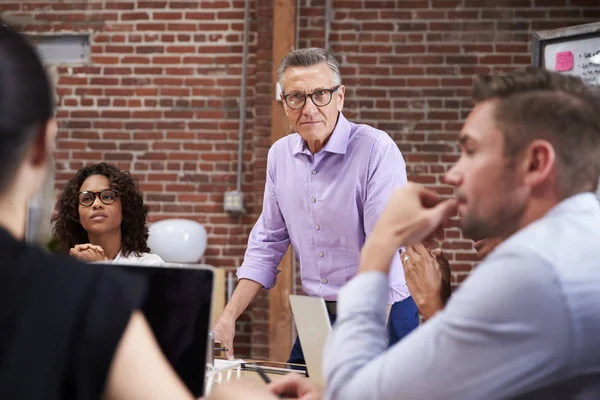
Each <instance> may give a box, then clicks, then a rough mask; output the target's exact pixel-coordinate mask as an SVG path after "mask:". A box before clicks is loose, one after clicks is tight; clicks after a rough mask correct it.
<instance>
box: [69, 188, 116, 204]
mask: <svg viewBox="0 0 600 400" xmlns="http://www.w3.org/2000/svg"><path fill="white" fill-rule="evenodd" d="M96 196H98V198H99V199H100V201H101V202H102V203H103V204H106V205H109V204H112V203H114V202H115V201H116V200H117V197H119V194H118V193H117V192H115V191H114V190H112V189H104V190H101V191H99V192H90V191H89V190H86V191H84V192H81V193H79V197H78V199H79V204H81V205H82V206H84V207H89V206H91V205H92V204H94V201H96Z"/></svg>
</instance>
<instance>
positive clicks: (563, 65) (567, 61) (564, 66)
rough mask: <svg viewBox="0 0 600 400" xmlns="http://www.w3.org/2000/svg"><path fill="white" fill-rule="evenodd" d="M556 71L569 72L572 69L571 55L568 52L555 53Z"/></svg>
mask: <svg viewBox="0 0 600 400" xmlns="http://www.w3.org/2000/svg"><path fill="white" fill-rule="evenodd" d="M555 69H556V70H557V71H559V72H561V71H570V70H572V69H573V53H571V52H570V51H561V52H560V53H556V68H555Z"/></svg>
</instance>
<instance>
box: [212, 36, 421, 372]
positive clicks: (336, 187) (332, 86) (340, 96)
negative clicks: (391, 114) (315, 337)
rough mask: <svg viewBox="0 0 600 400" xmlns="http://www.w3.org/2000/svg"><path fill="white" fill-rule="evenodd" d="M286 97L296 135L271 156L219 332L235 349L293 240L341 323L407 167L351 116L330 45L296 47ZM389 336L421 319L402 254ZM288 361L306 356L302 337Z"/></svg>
mask: <svg viewBox="0 0 600 400" xmlns="http://www.w3.org/2000/svg"><path fill="white" fill-rule="evenodd" d="M278 80H279V84H280V85H281V87H282V91H283V93H282V95H281V99H282V101H283V105H284V108H285V113H286V115H287V116H288V118H289V122H290V125H291V126H292V128H293V131H294V133H293V134H291V135H288V136H286V137H284V138H282V139H280V140H278V141H277V142H275V143H274V144H273V146H272V147H271V149H270V150H269V154H268V161H267V179H266V186H265V194H264V203H263V210H262V214H261V215H260V217H259V219H258V221H257V222H256V225H255V226H254V228H253V229H252V232H251V233H250V238H249V241H248V249H247V251H246V255H245V258H244V262H243V264H242V266H241V267H240V268H239V269H238V273H237V275H238V278H239V279H240V281H239V284H238V286H237V288H236V290H235V291H234V293H233V296H232V298H231V300H230V302H229V304H227V307H226V308H225V310H224V312H223V314H222V316H221V317H220V318H219V320H218V321H217V323H216V324H215V326H214V332H215V339H216V340H217V341H220V342H221V343H223V344H224V345H225V347H227V348H228V349H229V352H228V354H227V355H228V357H232V356H233V337H234V334H235V321H236V319H237V318H238V317H239V315H240V314H241V313H242V312H243V311H244V310H245V309H246V307H247V306H248V304H249V303H250V302H251V301H252V299H253V298H254V297H255V296H256V295H257V293H258V291H259V290H260V288H261V287H264V288H267V289H269V288H271V287H273V286H274V285H275V280H276V276H277V273H278V270H277V266H278V265H279V262H280V261H281V258H282V257H283V255H284V254H285V252H286V250H287V248H288V245H289V244H290V242H291V244H292V246H293V248H294V251H295V252H296V254H297V256H298V258H299V261H300V268H301V279H302V288H303V290H304V292H305V293H306V294H308V295H310V296H318V297H322V298H324V299H325V300H326V301H327V308H328V310H329V313H330V318H331V319H332V321H335V316H336V314H337V310H336V300H337V293H338V290H339V289H340V288H341V287H342V286H343V285H344V284H345V283H346V282H347V281H349V280H350V279H351V278H352V277H354V275H355V274H356V271H357V268H358V259H359V254H360V249H361V247H362V245H363V244H364V243H365V239H366V237H367V236H368V235H369V233H370V232H371V230H372V229H373V226H374V225H375V221H376V220H377V218H378V217H379V214H380V213H381V211H382V210H383V208H384V207H385V204H386V203H387V201H388V199H389V196H390V193H391V192H392V190H393V189H394V188H395V187H399V186H402V185H404V184H405V183H406V166H405V163H404V160H403V158H402V155H401V154H400V151H399V150H398V146H397V145H396V144H395V143H394V141H393V140H392V139H391V138H390V137H389V135H388V134H386V133H385V132H382V131H380V130H377V129H375V128H372V127H370V126H367V125H357V124H354V123H352V122H350V121H348V120H347V119H346V118H345V117H344V115H343V114H342V108H343V106H344V94H345V87H344V85H342V81H341V75H340V70H339V64H338V62H337V60H336V59H335V58H334V57H333V56H331V55H330V54H329V53H327V52H326V51H325V50H323V49H318V48H309V49H301V50H296V51H294V52H292V53H290V54H289V55H288V56H286V57H285V58H284V59H283V61H282V62H281V65H280V67H279V70H278ZM389 278H390V281H389V282H390V283H389V286H388V290H389V293H388V296H387V297H388V304H393V305H392V307H391V311H390V317H389V321H388V336H389V341H390V344H393V343H395V342H396V341H398V340H399V339H400V338H401V337H403V336H405V335H406V334H407V333H408V332H410V331H411V330H413V329H414V328H416V327H417V325H418V313H417V308H416V305H415V304H414V302H413V301H412V298H411V297H410V294H409V292H408V289H407V286H406V282H405V279H404V274H403V271H402V265H401V264H400V260H399V257H398V255H395V256H394V257H393V259H392V260H391V269H390V274H389ZM289 362H296V363H304V357H303V355H302V350H301V347H300V343H299V341H298V340H296V343H295V344H294V347H293V349H292V353H291V356H290V360H289Z"/></svg>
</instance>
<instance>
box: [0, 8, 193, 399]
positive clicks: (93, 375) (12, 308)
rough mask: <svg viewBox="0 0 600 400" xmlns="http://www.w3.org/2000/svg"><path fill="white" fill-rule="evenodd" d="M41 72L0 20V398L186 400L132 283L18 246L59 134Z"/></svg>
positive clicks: (22, 42) (113, 272) (98, 268)
mask: <svg viewBox="0 0 600 400" xmlns="http://www.w3.org/2000/svg"><path fill="white" fill-rule="evenodd" d="M52 97H53V96H52V90H51V87H50V83H49V80H48V77H47V75H46V72H45V69H44V66H43V65H42V63H41V61H40V59H39V57H38V55H37V54H36V51H35V49H34V48H33V47H32V45H31V44H30V43H29V42H28V41H27V39H26V38H25V37H24V36H23V35H21V34H19V33H17V32H15V31H14V30H13V29H12V28H10V27H8V26H7V25H5V24H3V23H2V21H1V20H0V398H3V399H50V400H53V399H56V400H58V399H98V398H101V397H102V398H105V399H145V400H147V399H165V398H168V399H192V395H191V393H189V391H188V390H187V388H186V387H185V386H184V385H183V383H182V382H181V380H180V379H179V377H178V376H177V375H176V374H175V372H174V371H173V369H172V368H171V366H170V365H169V363H168V362H167V360H166V358H165V357H164V355H163V353H162V352H161V350H160V348H159V346H158V344H157V342H156V340H155V338H154V336H153V334H152V332H151V329H150V327H149V326H148V323H147V321H146V319H145V317H144V316H143V314H142V313H141V312H140V311H138V308H139V306H140V305H141V302H142V297H143V287H141V284H140V282H138V281H137V280H133V278H132V277H131V276H130V275H127V274H125V273H123V272H120V271H117V270H112V269H109V268H106V267H105V266H100V265H91V264H84V263H81V262H79V261H77V260H74V259H72V258H71V257H67V256H63V257H60V256H53V255H50V254H48V253H46V252H45V251H43V250H42V249H39V248H36V247H34V246H30V245H28V244H26V243H25V242H24V235H25V225H26V216H27V203H28V201H29V200H30V199H31V198H32V197H33V196H34V195H35V194H36V192H37V191H38V190H39V189H40V188H41V186H42V184H43V182H44V180H45V178H46V173H47V171H48V169H49V168H48V166H49V163H50V162H52V153H53V150H54V142H55V138H56V132H57V125H56V122H55V120H54V118H53V115H54V107H53V104H52V103H53V102H52Z"/></svg>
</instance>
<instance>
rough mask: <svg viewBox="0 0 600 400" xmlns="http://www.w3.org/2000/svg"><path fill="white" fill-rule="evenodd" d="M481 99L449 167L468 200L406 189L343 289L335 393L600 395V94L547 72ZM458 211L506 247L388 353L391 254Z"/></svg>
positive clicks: (518, 75)
mask: <svg viewBox="0 0 600 400" xmlns="http://www.w3.org/2000/svg"><path fill="white" fill-rule="evenodd" d="M474 94H475V96H474V100H475V103H476V105H475V107H474V109H473V110H472V112H471V114H470V115H469V117H468V118H467V120H466V122H465V125H464V127H463V129H462V132H461V133H460V137H459V141H460V143H461V147H462V151H461V157H460V159H459V160H458V162H457V163H456V165H454V166H453V167H452V168H451V169H450V170H449V171H448V173H447V175H446V181H447V182H448V183H450V184H452V185H454V186H455V187H456V199H453V200H445V201H440V200H439V199H438V198H436V196H435V195H434V194H433V193H432V192H430V191H428V190H427V189H424V188H422V187H420V186H418V185H409V186H408V187H406V188H405V189H403V190H398V191H397V192H395V193H394V194H393V195H392V198H391V200H390V202H389V204H388V207H387V209H386V210H385V211H384V212H383V214H382V215H381V217H380V219H379V221H378V222H377V225H376V226H375V229H374V231H373V233H372V234H371V236H370V237H369V239H368V240H367V242H366V243H365V246H364V247H363V249H362V253H361V262H360V267H359V275H358V276H357V277H356V278H355V279H353V280H352V281H351V282H349V283H348V284H347V285H346V286H345V287H344V288H343V289H342V290H341V292H340V297H339V304H338V312H339V314H338V321H337V323H336V326H335V328H334V331H333V333H332V335H331V336H330V338H329V340H328V343H327V345H326V347H325V356H324V358H325V373H326V378H327V384H326V388H325V390H326V395H325V398H327V399H344V400H352V399H361V400H366V399H380V400H385V399H428V400H433V399H446V400H447V399H461V400H466V399H503V398H515V397H523V398H540V399H552V398H557V399H559V398H560V399H565V398H577V399H598V398H600V261H599V258H598V257H599V253H598V249H599V248H600V247H599V246H598V240H599V238H600V205H599V204H598V200H597V199H596V197H595V195H594V191H595V190H596V185H597V183H598V174H599V172H600V107H599V106H598V97H597V94H596V93H595V91H594V89H592V88H590V87H586V86H584V84H583V83H582V82H581V81H580V80H579V79H578V78H574V77H569V76H565V75H559V74H557V73H552V72H548V71H544V70H527V71H520V72H514V73H511V74H508V75H506V76H502V77H500V76H497V77H488V78H485V79H481V80H479V81H478V82H477V83H476V85H475V90H474ZM456 208H458V212H459V214H460V215H461V217H462V229H463V233H464V234H465V236H468V237H492V236H499V237H501V238H502V239H504V241H503V242H502V243H501V244H500V245H499V246H498V247H497V248H496V249H495V250H494V251H493V252H492V253H491V254H490V255H489V256H488V257H487V258H486V259H485V260H484V261H483V263H482V264H480V265H479V266H478V267H477V269H476V270H475V271H474V272H473V273H472V274H471V276H470V277H469V278H468V279H467V280H466V281H465V282H464V283H463V285H462V286H461V288H460V289H459V290H458V291H457V292H456V293H455V294H454V295H453V297H452V298H451V299H450V301H449V302H448V304H447V305H446V307H445V308H444V309H443V310H440V311H439V312H437V313H436V314H435V315H433V317H432V318H430V319H429V320H427V322H426V323H425V324H424V325H423V326H422V327H420V328H419V329H418V330H417V331H415V332H413V333H412V334H410V335H409V336H407V337H406V338H405V339H404V340H402V341H401V342H399V343H398V344H397V345H396V346H394V347H393V348H391V349H390V350H389V351H387V352H386V351H385V349H386V345H385V300H386V299H385V296H384V294H385V288H386V287H387V270H388V265H389V260H390V257H391V256H392V255H393V254H394V253H395V252H396V249H398V248H399V247H400V246H402V245H405V246H406V245H411V244H415V243H419V242H421V241H422V240H423V239H424V238H426V237H427V236H428V235H429V234H430V233H431V232H433V231H435V229H436V228H438V227H439V226H440V225H441V224H442V223H443V222H444V220H446V219H447V218H448V217H449V216H451V215H453V214H454V212H455V210H456ZM402 257H403V258H404V257H405V255H403V256H402ZM407 261H410V260H407Z"/></svg>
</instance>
